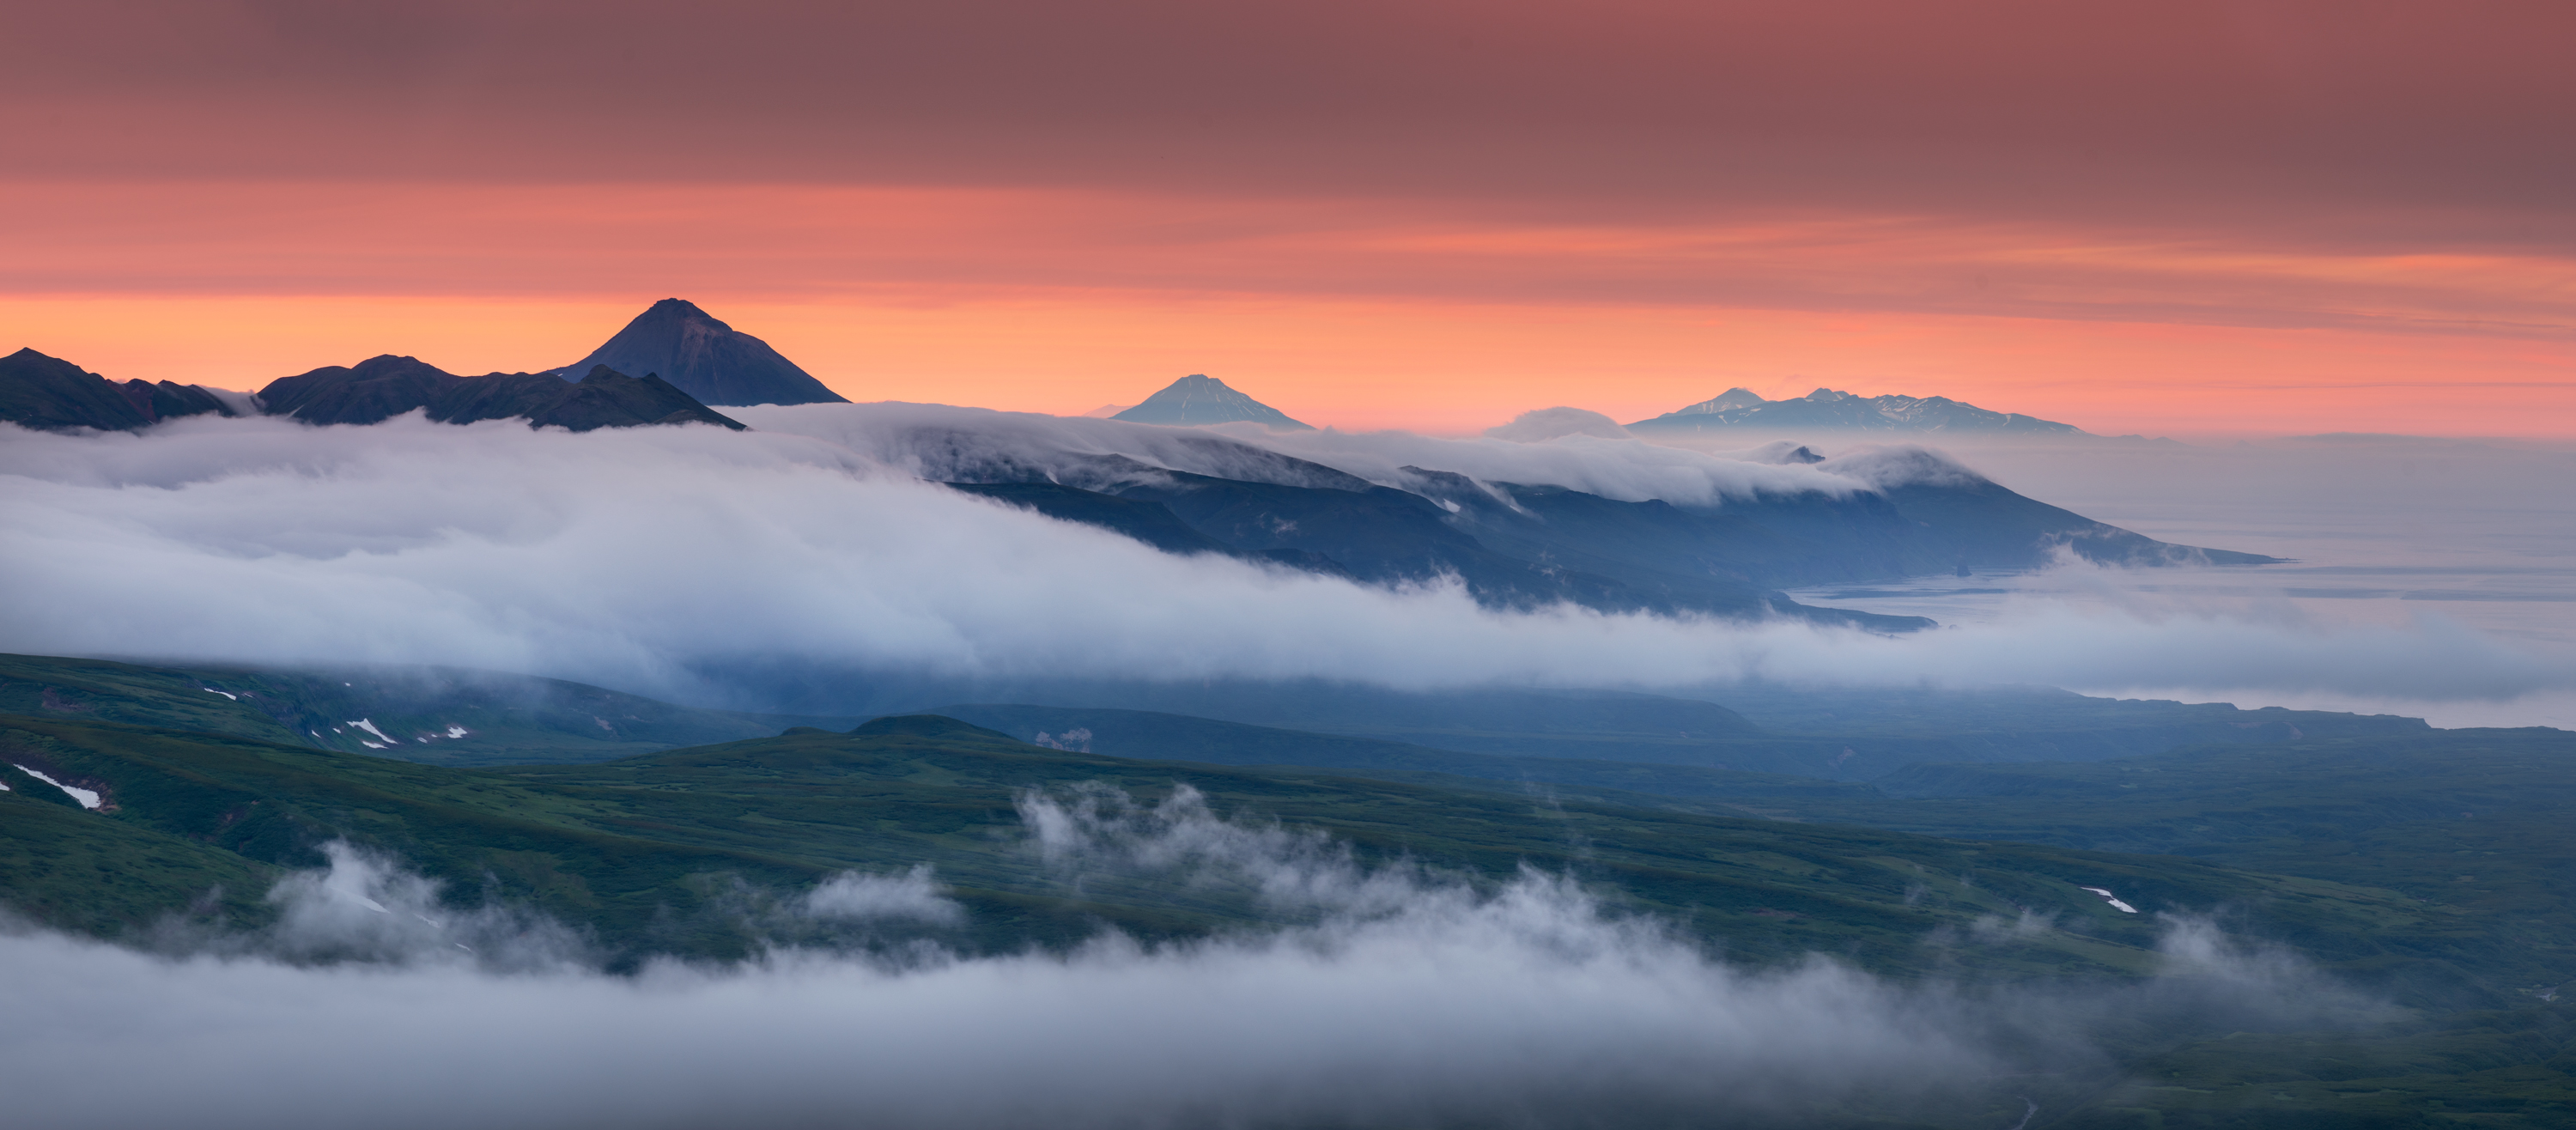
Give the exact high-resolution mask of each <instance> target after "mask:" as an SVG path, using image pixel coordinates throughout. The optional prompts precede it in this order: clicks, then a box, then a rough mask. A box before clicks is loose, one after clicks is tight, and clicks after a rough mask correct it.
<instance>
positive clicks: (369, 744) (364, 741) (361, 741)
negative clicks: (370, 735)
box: [358, 738, 385, 749]
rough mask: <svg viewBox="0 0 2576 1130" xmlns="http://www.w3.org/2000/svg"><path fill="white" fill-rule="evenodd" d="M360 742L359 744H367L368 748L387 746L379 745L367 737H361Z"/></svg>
mask: <svg viewBox="0 0 2576 1130" xmlns="http://www.w3.org/2000/svg"><path fill="white" fill-rule="evenodd" d="M358 744H359V745H362V746H365V747H367V748H368V749H383V748H385V747H383V746H380V745H377V744H376V743H374V742H371V741H368V740H367V739H365V738H360V739H358Z"/></svg>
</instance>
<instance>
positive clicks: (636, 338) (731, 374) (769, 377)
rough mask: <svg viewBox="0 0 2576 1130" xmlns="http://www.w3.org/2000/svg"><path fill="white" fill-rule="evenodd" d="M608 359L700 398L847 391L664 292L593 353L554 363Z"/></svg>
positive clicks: (810, 396) (776, 400) (760, 398)
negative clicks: (656, 375)
mask: <svg viewBox="0 0 2576 1130" xmlns="http://www.w3.org/2000/svg"><path fill="white" fill-rule="evenodd" d="M600 365H606V366H608V367H609V368H611V369H614V370H617V371H619V372H625V373H659V374H661V376H662V379H663V380H666V381H669V382H671V385H672V387H674V388H677V389H679V390H680V391H682V392H685V393H687V394H689V395H690V396H693V397H695V398H697V399H698V400H699V401H700V402H701V403H703V404H713V405H723V404H844V403H847V402H848V400H849V398H848V397H845V396H842V395H841V394H839V393H837V392H833V391H832V390H831V389H829V388H826V387H824V385H823V382H821V381H818V380H815V379H814V377H813V375H812V374H810V373H807V372H806V371H805V370H803V369H800V368H797V367H796V363H795V362H793V361H790V360H788V359H787V358H785V357H782V356H780V355H779V353H778V351H777V350H775V349H772V348H770V347H769V343H768V342H765V341H762V340H760V339H759V338H756V337H753V336H751V335H750V334H747V333H743V332H742V331H740V330H737V329H734V328H733V327H732V326H729V325H726V324H724V323H723V322H720V321H717V320H716V319H715V317H714V316H713V315H710V314H708V313H707V312H706V311H704V310H701V309H698V308H697V306H696V305H694V304H692V303H689V302H686V301H683V300H681V299H677V298H665V299H663V300H661V301H659V302H656V303H654V304H653V305H652V306H650V307H648V308H646V309H645V311H644V312H643V313H641V314H638V315H636V316H635V320H634V321H631V322H628V323H627V324H626V328H624V329H622V330H619V331H617V334H616V335H615V336H613V337H611V338H609V339H608V340H607V341H606V342H603V343H601V345H600V347H599V348H597V349H594V350H591V351H590V355H589V356H587V357H584V358H582V359H581V360H579V361H576V362H574V363H572V364H570V365H566V366H564V367H563V368H561V369H557V370H554V372H555V373H556V374H558V375H561V376H564V377H565V379H567V380H569V379H572V378H571V375H572V374H576V373H588V372H590V371H592V369H593V368H594V367H595V366H600Z"/></svg>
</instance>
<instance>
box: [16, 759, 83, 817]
mask: <svg viewBox="0 0 2576 1130" xmlns="http://www.w3.org/2000/svg"><path fill="white" fill-rule="evenodd" d="M10 764H12V765H18V763H17V762H14V761H12V762H10ZM18 771H19V772H21V773H24V774H26V775H28V776H30V777H33V778H35V779H37V780H39V781H43V782H44V783H46V784H48V785H52V786H53V787H55V788H58V789H61V790H62V791H64V792H65V793H68V794H70V796H71V798H72V799H73V800H76V801H79V802H80V806H81V807H82V808H96V807H98V790H96V789H84V788H82V787H80V786H78V785H66V784H64V783H62V782H60V781H57V780H55V779H53V778H51V777H48V776H46V775H44V774H42V773H39V772H36V771H35V770H33V769H29V768H27V767H26V766H24V765H18Z"/></svg>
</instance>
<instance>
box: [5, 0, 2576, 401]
mask: <svg viewBox="0 0 2576 1130" xmlns="http://www.w3.org/2000/svg"><path fill="white" fill-rule="evenodd" d="M1780 7H1781V6H1777V5H1727V4H1716V5H1709V4H1689V5H1684V4H1654V3H1613V4H1607V5H1602V6H1597V7H1592V8H1587V9H1584V10H1583V11H1582V12H1575V11H1573V10H1572V9H1570V8H1568V7H1566V6H1561V5H1545V4H1525V3H1501V4H1485V5H1463V4H1448V3H1421V2H1415V3H1397V4H1381V5H1369V6H1360V5H1350V6H1340V5H1332V4H1320V5H1319V4H1297V5H1290V4H1284V3H1283V4H1271V3H1267V2H1264V3H1247V4H1244V5H1240V6H1234V7H1229V8H1225V9H1222V10H1217V11H1211V10H1210V9H1208V8H1207V7H1206V6H1204V5H1199V6H1189V5H1179V4H1162V3H1113V4H1103V5H1099V6H1097V7H1094V8H1086V9H1083V15H1082V18H1080V19H1078V20H1077V19H1074V18H1072V17H1070V16H1068V15H1067V14H1066V9H1064V8H1063V7H1061V6H1051V5H1043V4H1036V3H1027V2H1021V0H1001V2H998V3H994V4H990V5H986V6H984V7H981V8H974V9H972V10H971V11H970V10H967V9H965V8H963V7H961V6H946V7H940V8H931V7H923V6H914V5H903V4H882V3H879V4H856V5H843V6H833V7H831V8H830V9H829V10H825V9H823V8H821V7H818V6H813V5H779V4H758V3H754V4H743V5H729V6H726V7H723V8H713V7H707V6H691V5H680V4H658V3H643V4H629V5H617V6H610V5H599V4H572V3H522V4H509V5H503V4H488V5H487V4H481V3H443V4H420V5H404V4H391V5H384V6H381V7H376V6H370V7H368V8H366V9H364V10H360V9H353V8H350V7H348V6H342V5H324V4H305V3H300V2H261V3H244V4H238V5H231V6H211V5H190V4H176V3H154V2H140V3H123V4H117V3H109V4H102V5H97V6H84V7H82V8H80V9H78V10H66V11H63V12H54V13H47V14H44V15H41V16H38V17H36V18H35V20H34V21H33V22H32V23H31V25H30V28H31V30H30V34H29V37H28V41H29V42H30V43H32V44H34V45H35V46H36V49H35V50H33V51H31V52H29V53H28V57H29V58H30V59H32V60H33V62H32V64H31V65H28V66H22V67H17V68H13V69H11V70H10V71H8V72H7V73H5V74H0V132H5V133H6V134H7V135H8V136H10V137H12V139H13V145H14V146H15V149H16V154H17V155H16V157H15V158H13V161H12V162H11V165H10V168H9V170H8V171H7V172H6V173H0V177H5V178H7V179H0V349H13V348H16V347H17V346H20V345H27V346H33V347H34V348H37V349H39V350H42V351H44V352H47V353H51V354H54V355H57V356H62V357H66V358H69V359H71V360H73V361H75V362H77V363H79V364H81V365H83V366H84V367H87V368H89V369H92V370H94V371H98V372H102V373H105V374H107V375H109V376H111V377H116V378H119V379H123V378H126V377H135V376H141V377H149V378H154V379H164V378H166V379H176V380H182V381H203V382H206V383H212V384H218V385H225V386H230V387H256V386H257V385H260V384H264V383H266V382H267V381H268V380H271V379H274V378H276V377H278V376H283V375H287V374H290V373H294V372H299V371H302V370H304V369H308V368H312V367H315V366H319V365H325V364H347V363H350V362H353V361H355V360H358V359H360V358H362V357H365V356H369V355H372V354H375V353H379V352H395V353H408V354H413V355H416V356H419V357H421V358H422V359H424V360H427V361H430V362H432V363H434V364H437V365H439V366H441V367H443V368H446V369H449V370H451V371H455V372H467V373H473V372H484V371H488V370H494V369H500V370H519V369H529V368H540V367H547V366H553V365H560V364H565V363H568V362H570V361H572V360H573V359H575V358H578V357H579V356H581V355H582V354H583V353H585V352H587V351H589V350H590V348H592V347H593V346H595V345H597V344H598V343H599V342H600V341H601V340H603V339H604V338H606V337H607V336H608V335H609V334H610V333H612V332H614V331H615V330H616V329H617V327H618V326H620V325H622V324H623V323H624V321H625V320H626V319H627V318H629V317H631V316H633V314H634V313H636V312H637V311H639V310H641V309H642V308H643V306H645V305H646V304H647V303H649V302H651V301H653V300H654V299H658V298H663V297H671V296H677V297H684V298H688V299H691V300H693V301H695V302H697V303H699V304H700V305H702V306H704V307H706V308H707V309H708V310H710V311H711V312H713V313H714V314H716V315H717V316H718V317H721V318H724V319H727V320H728V321H730V322H732V323H733V324H734V325H735V326H736V328H739V329H742V330H745V331H748V332H751V333H754V334H757V335H759V336H761V337H763V338H765V339H767V340H769V341H770V342H771V343H772V344H773V345H776V346H777V347H779V349H780V350H781V351H782V352H784V353H786V354H787V355H788V356H789V357H791V358H794V359H795V360H796V361H798V362H799V363H800V364H802V365H803V366H804V367H805V368H807V369H808V370H810V371H812V372H814V373H815V374H816V375H817V376H819V377H821V378H822V379H823V380H824V381H825V382H826V383H828V384H830V385H832V386H833V387H834V388H835V389H837V390H839V391H840V392H842V393H843V394H844V395H847V396H849V397H851V398H852V399H856V400H875V399H903V400H937V401H945V402H950V403H961V404H977V405H985V406H990V407H997V408H1013V409H1026V410H1036V411H1051V412H1068V413H1070V412H1080V411H1084V410H1087V409H1090V408H1092V407H1094V406H1097V405H1099V404H1102V403H1109V402H1115V403H1132V402H1133V401H1135V400H1136V399H1139V398H1140V397H1142V396H1143V395H1144V394H1146V393H1148V392H1151V391H1152V390H1153V389H1155V388H1158V387H1160V386H1161V385H1162V384H1163V383H1165V382H1167V381H1169V380H1170V379H1172V378H1173V377H1177V376H1180V375H1182V374H1184V373H1192V372H1205V373H1210V374H1213V375H1216V376H1219V377H1222V378H1224V379H1225V380H1227V381H1228V382H1229V383H1231V384H1233V385H1235V386H1236V387H1238V388H1241V389H1243V390H1245V391H1247V392H1250V393H1252V394H1253V395H1255V396H1258V397H1260V398H1261V399H1263V400H1265V401H1268V402H1270V403H1272V404H1274V405H1276V406H1278V407H1280V408H1281V409H1283V410H1285V411H1287V412H1289V413H1291V414H1292V415H1296V416H1298V417H1300V418H1303V419H1307V420H1309V421H1311V422H1315V423H1323V424H1335V425H1340V426H1344V427H1409V428H1418V429H1425V430H1434V431H1449V432H1456V431H1467V430H1474V429H1478V428H1482V427H1486V426H1489V425H1492V424H1495V423H1499V422H1501V421H1502V420H1504V419H1506V418H1508V417H1509V416H1511V415H1512V414H1513V413H1515V412H1518V411H1521V410H1524V409H1528V408H1534V407H1543V406H1548V405H1553V404H1560V403H1563V404H1573V405H1577V406H1581V407H1587V408H1593V409H1596V410H1599V411H1603V412H1607V413H1609V414H1611V415H1613V416H1616V417H1618V418H1620V419H1623V420H1626V419H1634V418H1637V417H1641V416H1646V415H1652V414H1655V413H1658V412H1662V411H1667V410H1670V409H1671V408H1674V407H1678V406H1680V405H1682V404H1685V403H1688V402H1691V401H1694V400H1699V399H1704V398H1706V397H1708V396H1711V395H1714V394H1716V393H1717V392H1719V391H1722V390H1723V389H1725V388H1726V387H1728V386H1730V385H1744V386H1747V387H1750V388H1753V389H1755V390H1756V391H1759V392H1762V393H1764V394H1766V395H1771V396H1783V395H1795V394H1799V393H1803V392H1805V391H1806V390H1808V389H1810V388H1813V387H1816V386H1818V385H1829V386H1832V387H1836V388H1844V389H1849V390H1852V391H1857V392H1862V393H1865V394H1875V393H1882V392H1904V393H1912V394H1915V395H1932V394H1936V393H1937V394H1943V395H1948V396H1952V397H1955V398H1958V399H1962V400H1967V401H1970V402H1972V403H1976V404H1980V405H1983V406H1985V407H1989V408H1996V409H2000V410H2007V411H2019V412H2027V413H2031V414H2035V415H2039V416H2043V417H2047V418H2050V419H2058V420H2064V421H2067V422H2071V423H2075V424H2077V425H2079V426H2082V427H2085V428H2087V429H2089V430H2093V431H2097V432H2105V433H2112V434H2118V433H2127V432H2145V433H2148V434H2174V435H2223V434H2231V433H2237V434H2242V433H2279V432H2316V431H2330V430H2350V431H2391V432H2415V433H2437V434H2489V435H2524V436H2567V435H2576V193H2571V192H2569V191H2568V188H2569V186H2570V185H2572V184H2576V155H2571V154H2570V153H2569V152H2568V148H2569V147H2566V146H2563V145H2550V144H2543V143H2542V142H2543V139H2547V138H2556V137H2566V136H2576V79H2571V78H2570V77H2569V76H2568V74H2567V73H2566V72H2568V71H2569V70H2570V69H2569V68H2565V67H2563V66H2561V65H2559V61H2558V60H2556V59H2555V58H2554V57H2553V56H2554V53H2555V48H2552V47H2549V46H2547V45H2549V44H2560V45H2563V44H2564V43H2566V42H2570V41H2576V16H2571V14H2570V13H2571V11H2576V10H2571V9H2567V8H2564V7H2558V6H2550V5H2537V4H2535V5H2517V4H2499V5H2497V6H2496V7H2495V8H2493V9H2492V10H2491V11H2487V12H2486V17H2485V18H2484V19H2482V20H2480V21H2478V22H2475V23H2462V22H2460V21H2457V20H2452V19H2448V18H2445V17H2442V16H2440V15H2439V14H2438V13H2435V12H2434V10H2433V9H2431V8H2429V7H2428V6H2423V5H2403V4H2378V3H2369V2H2354V3H2341V4H2307V3H2263V2H2248V3H2208V4H2191V3H2178V4H2173V5H2168V6H2163V7H2160V8H2158V9H2156V10H2155V11H2153V12H2146V11H2144V10H2141V11H2137V12H2113V11H2111V10H2110V9H2109V8H2108V7H2107V6H2105V7H2101V8H2098V9H2094V8H2083V6H2066V5H2059V4H2042V3H2004V2H1988V3H1972V4H1963V5H1957V6H1921V5H1912V4H1901V3H1895V2H1892V0H1891V2H1878V3H1861V2H1853V3H1833V2H1827V0H1820V2H1819V3H1818V4H1815V5H1811V6H1802V7H1801V9H1800V10H1799V11H1797V12H1788V11H1783V10H1780ZM2078 8H2083V10H2081V11H2077V10H2076V9H2078ZM1935 9H1938V10H1937V11H1935ZM961 13H963V14H961ZM979 13H980V14H979Z"/></svg>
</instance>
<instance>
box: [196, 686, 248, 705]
mask: <svg viewBox="0 0 2576 1130" xmlns="http://www.w3.org/2000/svg"><path fill="white" fill-rule="evenodd" d="M197 689H198V690H201V691H204V692H206V693H207V694H219V695H222V696H224V697H225V698H229V699H231V700H233V701H234V702H240V701H241V696H240V695H237V694H234V693H233V692H231V691H219V690H216V689H215V688H213V687H199V688H197Z"/></svg>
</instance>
